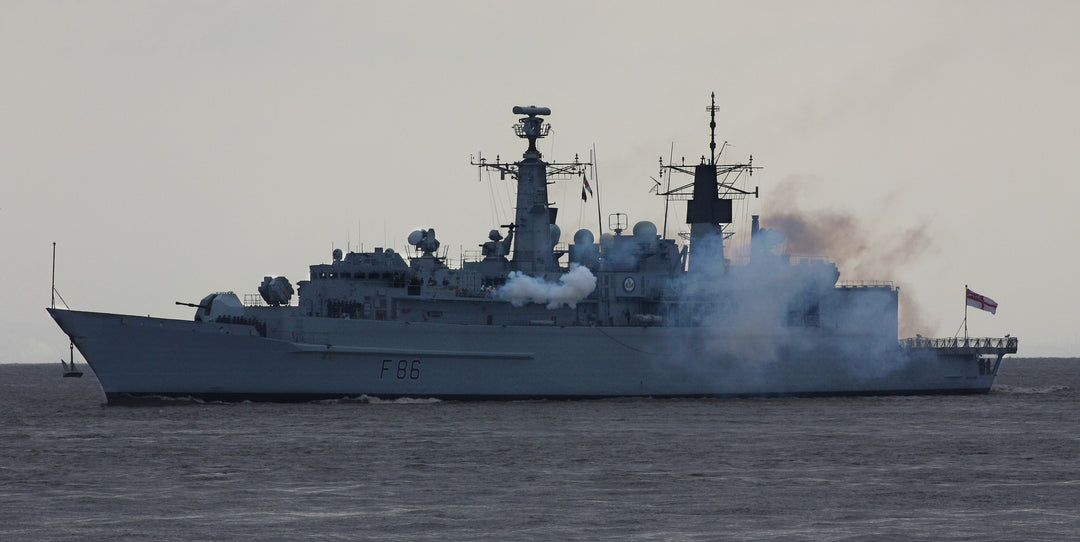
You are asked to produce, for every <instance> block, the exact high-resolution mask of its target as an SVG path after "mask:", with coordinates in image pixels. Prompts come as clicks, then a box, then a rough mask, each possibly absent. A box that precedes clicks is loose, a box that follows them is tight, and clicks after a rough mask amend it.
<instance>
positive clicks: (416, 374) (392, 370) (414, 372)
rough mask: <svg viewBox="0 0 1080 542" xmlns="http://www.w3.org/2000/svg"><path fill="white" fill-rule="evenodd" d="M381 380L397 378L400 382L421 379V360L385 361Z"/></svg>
mask: <svg viewBox="0 0 1080 542" xmlns="http://www.w3.org/2000/svg"><path fill="white" fill-rule="evenodd" d="M379 378H397V379H398V380H405V379H409V380H416V379H418V378H420V360H418V359H414V360H412V361H409V360H407V359H399V360H397V361H395V360H392V359H384V360H383V361H382V370H381V371H379Z"/></svg>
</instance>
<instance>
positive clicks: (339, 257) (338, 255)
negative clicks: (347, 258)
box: [334, 248, 341, 262]
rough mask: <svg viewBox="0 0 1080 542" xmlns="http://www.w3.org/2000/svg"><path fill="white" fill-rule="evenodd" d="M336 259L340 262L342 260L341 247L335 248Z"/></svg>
mask: <svg viewBox="0 0 1080 542" xmlns="http://www.w3.org/2000/svg"><path fill="white" fill-rule="evenodd" d="M334 261H335V262H340V261H341V249H340V248H335V249H334Z"/></svg>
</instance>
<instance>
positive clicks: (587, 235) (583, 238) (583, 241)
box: [574, 229, 595, 245]
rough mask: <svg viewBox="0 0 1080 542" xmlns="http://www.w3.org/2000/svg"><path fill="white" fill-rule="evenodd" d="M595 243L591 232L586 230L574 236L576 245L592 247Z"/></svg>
mask: <svg viewBox="0 0 1080 542" xmlns="http://www.w3.org/2000/svg"><path fill="white" fill-rule="evenodd" d="M593 241H595V238H594V237H593V234H592V232H591V231H589V230H586V229H580V230H578V231H577V233H575V234H574V244H575V245H591V244H593Z"/></svg>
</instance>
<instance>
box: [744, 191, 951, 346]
mask: <svg viewBox="0 0 1080 542" xmlns="http://www.w3.org/2000/svg"><path fill="white" fill-rule="evenodd" d="M804 181H805V180H804ZM802 184H806V183H805V182H804V183H800V182H799V178H797V177H788V178H786V179H785V180H784V181H782V182H781V183H780V184H779V185H778V186H777V187H776V188H775V189H773V191H772V192H773V193H775V194H776V196H775V197H770V198H769V199H768V200H767V202H766V204H765V205H764V208H763V211H762V217H761V223H762V226H763V227H766V228H769V229H775V230H779V231H780V232H782V233H783V234H784V237H785V238H786V245H785V247H784V248H785V249H786V250H785V251H786V252H788V253H790V254H792V255H796V256H823V257H827V258H829V259H830V260H832V261H834V262H836V265H837V267H838V268H839V269H840V280H841V281H873V280H880V281H892V282H894V283H895V284H897V285H898V286H900V287H901V290H900V335H901V336H902V337H907V336H914V335H915V333H918V332H926V331H927V330H928V329H929V328H928V326H927V325H926V323H925V320H924V319H923V316H922V315H921V314H920V311H919V308H918V306H917V304H916V302H915V300H914V296H912V295H904V290H905V284H904V282H903V280H902V279H901V277H902V269H903V268H904V267H906V266H911V265H914V264H916V263H917V261H918V260H919V258H921V257H923V256H925V255H926V254H927V253H928V252H930V251H931V249H933V239H932V238H931V236H930V235H929V233H928V231H927V230H928V227H927V225H926V224H917V225H915V226H913V227H911V228H908V229H906V230H902V231H888V232H882V231H880V230H878V229H875V228H874V227H873V221H872V218H870V217H867V216H857V215H855V214H853V213H851V212H846V211H838V210H835V209H813V210H811V209H804V208H802V206H801V205H800V202H803V201H806V200H805V199H804V198H802V197H801V195H802V194H801V193H802V186H801V185H802ZM875 207H876V208H881V209H885V208H888V204H887V203H882V204H881V205H878V206H875Z"/></svg>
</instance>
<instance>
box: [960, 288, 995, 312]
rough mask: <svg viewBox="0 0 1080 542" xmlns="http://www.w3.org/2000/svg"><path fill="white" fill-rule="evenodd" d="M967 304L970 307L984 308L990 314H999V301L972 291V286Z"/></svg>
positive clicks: (968, 292) (968, 293)
mask: <svg viewBox="0 0 1080 542" xmlns="http://www.w3.org/2000/svg"><path fill="white" fill-rule="evenodd" d="M967 304H968V306H969V307H975V308H976V309H982V310H984V311H986V312H989V313H990V314H997V302H995V301H994V300H993V299H990V298H989V297H986V296H984V295H979V294H977V293H975V292H972V291H971V289H970V288H969V289H968V291H967Z"/></svg>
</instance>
